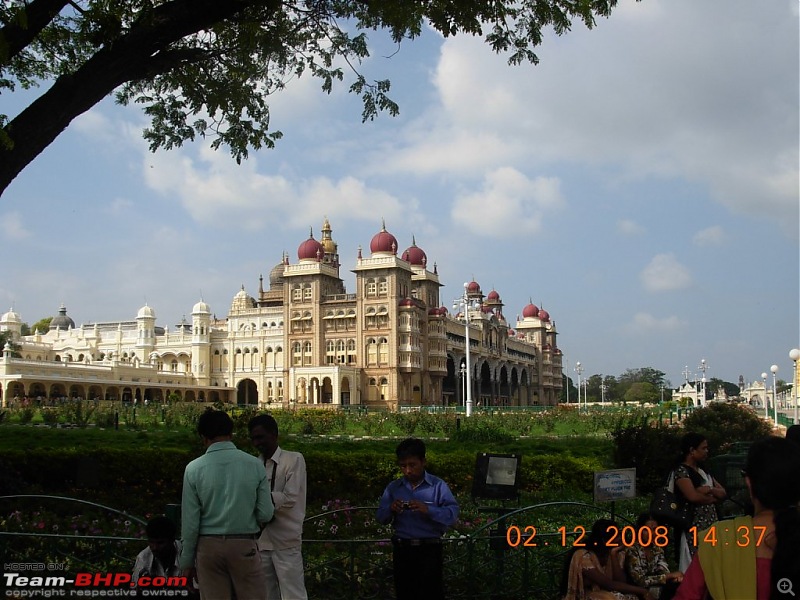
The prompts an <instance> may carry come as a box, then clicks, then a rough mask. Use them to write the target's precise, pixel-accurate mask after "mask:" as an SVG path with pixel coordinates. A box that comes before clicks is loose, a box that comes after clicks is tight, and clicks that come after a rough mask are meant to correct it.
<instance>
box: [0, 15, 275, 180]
mask: <svg viewBox="0 0 800 600" xmlns="http://www.w3.org/2000/svg"><path fill="white" fill-rule="evenodd" d="M251 6H264V7H269V8H272V9H273V10H276V9H278V8H279V7H280V4H279V2H278V1H277V0H225V2H219V0H173V1H171V2H167V3H166V4H162V5H160V6H158V7H157V8H156V9H154V10H153V11H151V12H150V13H149V14H148V15H146V16H145V17H144V18H143V19H142V20H140V21H137V22H135V23H134V24H133V25H132V26H131V28H130V29H129V30H128V31H127V32H126V33H124V34H123V35H121V36H120V37H119V38H117V39H116V40H115V41H114V43H113V44H110V45H109V46H106V47H103V48H101V49H99V50H98V51H97V52H96V53H95V54H94V56H92V58H90V59H89V60H88V61H86V62H85V63H84V64H83V65H82V66H80V67H79V68H78V69H77V70H76V71H75V72H74V73H72V74H70V75H63V76H61V77H59V78H58V79H57V80H56V81H55V83H54V84H53V85H52V86H51V87H50V89H49V90H47V92H45V93H44V94H43V95H42V96H40V97H39V98H38V99H36V100H35V101H34V102H32V103H31V104H30V105H29V106H28V107H27V108H26V109H25V110H23V111H22V112H21V113H19V115H17V116H16V117H15V118H14V119H13V120H11V121H10V122H9V123H8V124H7V125H6V126H5V127H4V131H5V132H6V133H7V134H8V137H9V138H10V140H11V146H10V147H8V148H4V147H0V195H2V193H3V192H4V191H5V189H6V188H7V187H8V185H9V184H10V183H11V182H12V181H13V180H14V178H15V177H16V176H17V175H18V174H19V173H20V172H21V171H22V170H23V169H24V168H25V167H26V166H27V165H28V164H29V163H30V162H31V161H32V160H33V159H34V158H36V157H37V156H38V155H39V154H40V153H41V152H42V151H43V150H44V149H45V148H47V146H49V145H50V144H51V143H52V142H53V140H55V139H56V138H57V137H58V136H59V135H60V134H61V132H63V131H64V130H65V129H66V128H67V126H68V125H69V124H70V123H71V122H72V120H73V119H75V117H77V116H79V115H81V114H83V113H84V112H86V111H87V110H89V109H90V108H92V107H93V106H94V105H95V104H97V103H98V102H100V101H101V100H102V99H103V98H104V97H106V96H107V95H108V94H110V93H111V92H113V91H114V90H115V89H116V88H118V87H119V86H120V85H122V84H124V83H125V82H128V81H133V80H137V79H142V78H145V77H150V76H152V75H154V74H158V73H161V72H165V71H166V70H169V69H170V68H172V67H174V66H175V65H176V64H177V63H176V61H181V60H186V59H187V57H189V56H190V55H188V54H187V53H186V52H185V51H184V50H178V49H176V50H175V51H174V52H173V51H170V49H169V47H170V45H171V44H174V43H175V42H177V41H179V40H181V39H182V38H184V37H185V36H187V35H191V34H193V33H196V32H198V31H201V30H203V29H208V28H210V27H212V26H213V25H215V24H216V23H219V22H222V21H225V20H228V19H230V18H231V17H233V16H235V15H237V14H239V13H241V12H242V11H244V10H245V9H247V8H249V7H251Z"/></svg>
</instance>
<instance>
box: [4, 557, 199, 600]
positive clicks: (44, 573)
mask: <svg viewBox="0 0 800 600" xmlns="http://www.w3.org/2000/svg"><path fill="white" fill-rule="evenodd" d="M0 589H2V597H4V598H126V597H127V598H189V597H190V595H191V592H190V591H189V589H188V588H187V585H186V578H185V577H140V578H139V581H138V582H137V583H133V578H132V577H131V574H130V573H125V572H118V573H113V572H111V573H101V572H90V571H82V572H78V573H67V572H66V564H65V563H40V562H11V563H4V564H3V571H2V575H1V576H0Z"/></svg>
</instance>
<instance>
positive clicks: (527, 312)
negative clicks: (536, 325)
mask: <svg viewBox="0 0 800 600" xmlns="http://www.w3.org/2000/svg"><path fill="white" fill-rule="evenodd" d="M538 315H539V307H538V306H536V305H535V304H533V303H531V304H528V306H526V307H525V308H523V309H522V318H523V319H527V318H528V317H536V316H538Z"/></svg>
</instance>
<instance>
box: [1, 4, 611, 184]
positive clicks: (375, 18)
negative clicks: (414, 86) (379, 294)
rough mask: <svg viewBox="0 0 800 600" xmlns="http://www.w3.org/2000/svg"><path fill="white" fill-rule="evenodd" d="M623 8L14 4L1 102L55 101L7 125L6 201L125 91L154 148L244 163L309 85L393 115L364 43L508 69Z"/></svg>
mask: <svg viewBox="0 0 800 600" xmlns="http://www.w3.org/2000/svg"><path fill="white" fill-rule="evenodd" d="M616 4H617V0H528V1H526V2H513V1H509V0H497V1H495V2H484V1H482V0H425V1H422V2H413V1H410V0H338V1H332V0H286V1H283V2H279V1H278V0H225V1H224V2H222V1H219V0H115V1H113V2H110V1H109V0H6V1H5V2H2V3H0V91H3V90H5V91H6V92H8V91H10V92H13V91H14V90H15V89H16V88H18V87H19V88H23V89H29V88H32V87H35V86H39V85H42V84H46V85H48V86H49V87H48V89H47V90H46V91H45V92H44V93H42V94H41V95H40V96H39V97H38V98H37V99H36V100H34V101H33V102H32V103H31V104H30V105H28V106H27V107H26V108H25V109H24V110H22V112H20V113H19V114H17V115H16V116H14V117H13V118H11V119H10V120H9V119H8V117H7V116H6V115H0V194H2V192H3V191H4V190H5V189H6V188H7V187H8V185H9V183H10V182H11V181H12V180H13V179H14V178H15V177H16V176H17V175H18V174H19V173H20V172H21V171H22V170H23V169H24V168H25V167H26V166H27V165H28V164H29V163H30V162H31V161H32V160H34V159H35V158H36V156H38V155H39V154H40V153H41V152H42V151H43V150H44V149H45V148H46V147H47V146H48V145H49V144H50V143H51V142H53V140H55V139H56V138H57V137H58V136H59V135H60V134H61V132H62V131H64V130H65V129H66V128H67V127H68V126H69V124H70V123H71V122H72V120H73V119H74V118H75V117H77V116H78V115H80V114H82V113H84V112H85V111H87V110H89V109H90V108H92V107H93V106H94V105H95V104H97V103H98V102H99V101H100V100H102V99H103V98H105V97H106V96H108V95H109V94H112V93H115V92H116V100H117V101H118V102H119V103H121V104H128V103H129V102H135V103H137V104H141V105H143V106H144V112H145V114H146V115H147V116H148V118H149V119H150V126H149V127H148V128H147V129H145V131H144V137H145V139H146V140H147V141H148V142H149V143H150V149H151V150H153V151H155V150H157V149H159V148H163V149H170V148H174V147H176V146H180V145H182V144H183V143H184V142H186V141H191V140H194V139H195V138H196V137H201V138H209V139H210V141H211V146H212V148H215V149H217V148H219V147H220V146H225V147H226V148H228V149H229V151H230V153H231V155H232V156H233V158H234V159H235V160H236V161H237V162H239V161H241V160H242V159H244V158H247V155H248V152H249V151H250V150H258V149H260V148H262V147H267V148H270V147H272V146H273V145H274V143H275V140H277V139H278V138H280V137H281V133H280V131H278V130H274V129H272V128H271V127H270V111H269V106H268V104H267V98H268V97H269V95H270V94H272V93H275V92H278V91H280V90H282V89H283V88H284V87H285V86H286V85H287V83H288V82H289V80H291V79H293V78H297V77H299V76H300V75H302V74H303V73H306V72H308V73H310V74H311V75H313V76H314V77H317V78H319V79H320V83H321V88H322V90H323V91H325V92H328V93H330V92H331V90H332V88H333V86H334V84H335V83H336V82H339V81H342V80H344V78H345V74H346V72H347V73H349V75H348V78H349V81H350V86H349V90H350V91H351V92H353V93H355V94H357V95H358V96H360V97H361V100H362V103H363V110H362V115H361V116H362V120H364V121H366V120H370V119H373V118H375V116H376V115H377V114H378V113H379V112H381V111H388V112H389V113H390V114H392V115H395V114H397V112H398V106H397V105H396V104H395V103H394V102H393V101H392V100H391V99H390V98H389V96H388V95H387V94H388V92H389V89H390V86H389V82H388V81H386V80H374V81H368V80H367V78H366V77H365V76H364V75H363V74H361V73H360V72H359V71H358V65H359V64H360V63H361V61H362V60H363V59H365V58H366V57H368V56H369V47H368V43H367V42H368V40H367V32H369V31H375V30H379V29H381V30H386V31H388V33H389V35H390V36H391V39H392V40H393V41H394V42H395V43H396V44H398V45H399V44H400V43H402V42H403V41H406V40H412V39H414V38H416V37H417V36H419V35H420V34H421V33H422V31H423V27H424V26H425V25H426V24H427V25H430V26H431V27H433V28H434V29H436V30H437V31H439V32H440V33H441V34H442V35H444V36H445V37H449V36H454V35H456V34H471V35H480V36H482V37H483V38H484V39H485V40H486V42H487V43H488V45H489V46H490V47H491V48H492V50H494V51H495V52H503V53H507V54H508V56H509V58H508V61H509V63H510V64H519V63H521V62H524V61H528V62H531V63H534V64H535V63H537V62H538V58H537V56H536V54H535V53H534V51H533V49H534V48H536V47H537V46H538V45H540V44H541V43H542V39H543V29H545V28H552V30H553V31H555V33H557V34H559V35H561V34H563V33H565V32H567V31H569V29H570V28H571V26H572V22H573V20H576V21H579V22H582V23H583V24H584V25H586V26H587V27H589V28H591V27H593V26H594V25H595V18H596V17H598V16H603V17H605V16H608V15H609V14H610V13H611V11H612V9H613V8H614V7H615V6H616Z"/></svg>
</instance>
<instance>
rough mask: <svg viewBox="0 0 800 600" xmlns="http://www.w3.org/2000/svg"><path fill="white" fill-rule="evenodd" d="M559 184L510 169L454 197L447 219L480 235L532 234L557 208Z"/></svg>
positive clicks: (505, 169)
mask: <svg viewBox="0 0 800 600" xmlns="http://www.w3.org/2000/svg"><path fill="white" fill-rule="evenodd" d="M563 204H564V199H563V198H562V196H561V190H560V181H559V180H558V179H554V178H546V177H537V178H536V179H529V178H528V177H526V176H525V175H524V174H522V173H520V172H519V171H517V170H516V169H513V168H510V167H502V168H499V169H495V170H494V171H492V172H490V173H488V174H486V176H485V177H484V181H483V185H482V187H481V189H479V190H476V191H474V192H471V193H462V194H460V195H458V196H457V197H456V199H455V200H454V202H453V208H452V210H451V217H452V218H453V221H455V222H456V223H457V224H459V225H461V226H463V227H466V228H467V229H469V230H470V231H472V232H474V233H476V234H479V235H484V236H490V237H502V236H509V235H516V234H531V233H536V232H538V231H540V230H541V228H542V221H543V219H544V217H545V215H546V214H547V213H550V212H553V211H555V210H558V209H559V208H561V206H562V205H563Z"/></svg>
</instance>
